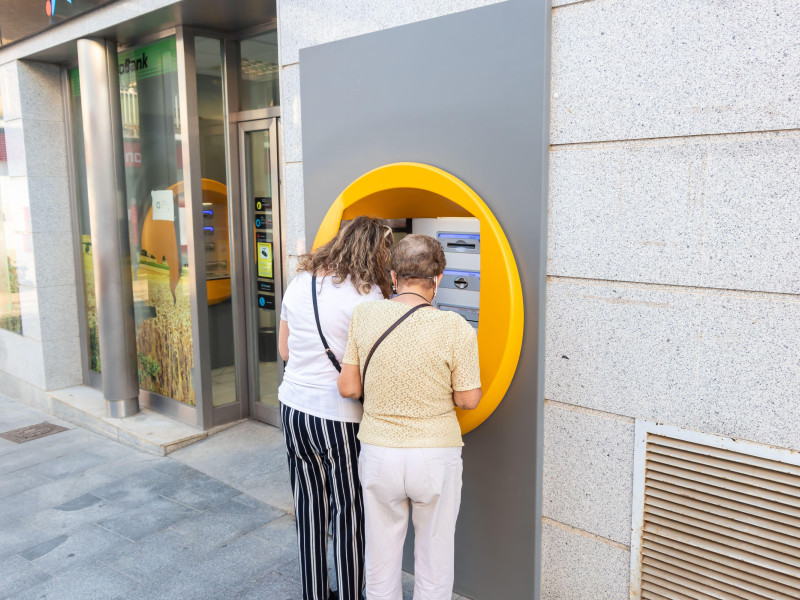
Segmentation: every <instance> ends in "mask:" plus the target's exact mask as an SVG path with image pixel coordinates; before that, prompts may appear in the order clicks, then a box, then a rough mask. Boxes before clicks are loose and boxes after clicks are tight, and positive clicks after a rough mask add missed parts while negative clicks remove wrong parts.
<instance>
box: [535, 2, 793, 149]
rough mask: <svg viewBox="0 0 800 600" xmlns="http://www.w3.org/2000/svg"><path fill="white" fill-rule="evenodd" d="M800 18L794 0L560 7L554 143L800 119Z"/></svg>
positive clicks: (764, 126)
mask: <svg viewBox="0 0 800 600" xmlns="http://www.w3.org/2000/svg"><path fill="white" fill-rule="evenodd" d="M798 27H800V3H798V2H796V1H795V0H754V1H752V2H696V1H694V0H673V1H671V2H664V1H662V0H641V1H638V2H631V1H629V0H603V1H595V2H583V3H580V4H576V5H574V6H570V7H569V8H568V9H563V10H556V11H553V34H552V36H553V37H552V40H553V42H552V106H551V113H550V114H551V142H552V143H553V144H565V143H573V142H587V141H603V140H626V139H634V138H653V137H665V136H669V137H676V136H685V135H697V134H708V133H732V132H742V131H764V130H777V129H794V128H797V126H798V123H800V102H798V101H797V65H798V63H800V44H797V35H796V32H797V29H798ZM754 40H757V43H754Z"/></svg>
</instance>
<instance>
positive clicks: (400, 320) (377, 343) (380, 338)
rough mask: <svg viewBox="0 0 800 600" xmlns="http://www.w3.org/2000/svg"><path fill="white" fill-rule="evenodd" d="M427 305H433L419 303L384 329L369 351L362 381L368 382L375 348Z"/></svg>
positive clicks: (362, 397)
mask: <svg viewBox="0 0 800 600" xmlns="http://www.w3.org/2000/svg"><path fill="white" fill-rule="evenodd" d="M426 306H431V305H430V304H417V305H416V306H415V307H413V308H412V309H411V310H409V311H408V312H407V313H405V314H404V315H403V316H402V317H400V318H399V319H397V321H395V322H394V323H392V325H391V327H389V329H387V330H386V331H384V332H383V335H382V336H381V337H379V338H378V340H377V341H376V342H375V343H374V344H373V345H372V349H370V351H369V354H367V360H366V362H365V363H364V371H363V372H362V373H361V381H362V382H363V383H364V384H366V383H367V368H368V367H369V361H370V360H372V355H373V354H375V350H376V349H377V347H378V346H380V345H381V342H382V341H383V340H385V339H386V337H387V336H388V335H389V334H390V333H392V332H393V331H394V330H395V329H396V328H397V326H398V325H400V323H402V322H403V321H405V320H406V319H407V318H408V317H410V316H411V315H413V314H414V313H415V312H416V311H418V310H419V309H420V308H425V307H426ZM361 402H362V403H363V402H364V394H363V391H362V394H361Z"/></svg>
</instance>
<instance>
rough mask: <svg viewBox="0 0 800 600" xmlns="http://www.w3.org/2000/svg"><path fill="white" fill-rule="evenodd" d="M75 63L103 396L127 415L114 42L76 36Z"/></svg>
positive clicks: (132, 371)
mask: <svg viewBox="0 0 800 600" xmlns="http://www.w3.org/2000/svg"><path fill="white" fill-rule="evenodd" d="M78 68H79V73H80V80H81V100H82V103H81V104H82V107H81V108H82V113H83V137H84V144H85V148H86V176H87V177H86V179H87V190H88V195H89V220H90V222H91V226H92V254H93V257H94V284H95V291H96V294H97V319H98V324H97V329H98V335H99V341H100V362H101V366H102V369H103V395H104V396H105V398H106V402H107V403H108V414H109V416H111V417H128V416H130V415H133V414H136V413H137V412H139V382H138V378H137V373H136V332H135V328H134V318H133V289H132V286H131V249H130V241H129V238H128V216H127V204H126V196H125V163H124V154H123V146H122V118H121V116H120V103H119V74H118V72H117V46H116V43H114V42H112V41H107V40H78Z"/></svg>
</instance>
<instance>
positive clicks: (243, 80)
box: [239, 31, 281, 110]
mask: <svg viewBox="0 0 800 600" xmlns="http://www.w3.org/2000/svg"><path fill="white" fill-rule="evenodd" d="M278 74H279V69H278V32H277V31H269V32H267V33H263V34H261V35H257V36H254V37H251V38H248V39H246V40H242V41H241V42H240V44H239V110H252V109H256V108H269V107H270V106H279V105H280V103H281V101H280V94H279V87H278Z"/></svg>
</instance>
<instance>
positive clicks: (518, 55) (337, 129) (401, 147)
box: [300, 0, 550, 600]
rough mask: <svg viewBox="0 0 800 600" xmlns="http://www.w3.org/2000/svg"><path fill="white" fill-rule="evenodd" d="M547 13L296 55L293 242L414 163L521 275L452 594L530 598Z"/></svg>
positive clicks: (536, 511) (437, 23) (535, 570)
mask: <svg viewBox="0 0 800 600" xmlns="http://www.w3.org/2000/svg"><path fill="white" fill-rule="evenodd" d="M549 48H550V2H549V1H547V0H514V1H511V2H506V3H502V4H496V5H492V6H488V7H484V8H479V9H475V10H472V11H468V12H463V13H459V14H456V15H451V16H447V17H441V18H438V19H432V20H429V21H424V22H420V23H415V24H412V25H407V26H403V27H399V28H395V29H389V30H385V31H381V32H378V33H374V34H369V35H365V36H360V37H356V38H351V39H347V40H342V41H339V42H333V43H330V44H324V45H320V46H316V47H313V48H308V49H305V50H301V52H300V64H301V69H300V73H301V75H300V77H301V90H302V93H301V98H302V113H303V157H304V177H305V179H304V182H305V215H306V232H307V236H308V241H309V243H310V242H311V241H312V240H313V238H314V235H315V233H316V230H317V228H318V227H319V224H320V222H321V221H322V217H323V216H324V214H325V212H326V210H327V209H328V207H329V206H330V204H331V202H332V201H333V200H334V199H335V198H336V196H337V195H338V194H339V193H340V192H341V191H342V190H343V189H344V188H345V187H346V186H347V185H348V184H349V183H350V182H352V181H353V180H354V179H356V178H357V177H359V176H360V175H362V174H363V173H365V172H366V171H369V170H370V169H373V168H375V167H378V166H380V165H383V164H387V163H392V162H397V161H416V162H422V163H428V164H431V165H434V166H437V167H440V168H442V169H444V170H446V171H449V172H451V173H453V174H454V175H456V176H458V177H460V178H461V179H463V180H464V181H466V182H467V183H468V184H469V185H470V186H471V187H472V188H473V189H475V190H476V191H477V192H478V194H480V195H481V197H482V198H483V199H484V200H485V201H486V202H487V204H488V205H489V206H490V208H491V209H492V211H493V212H494V214H495V216H496V217H497V219H498V221H499V222H500V224H501V225H502V226H503V228H504V230H505V232H506V235H507V236H508V239H509V241H510V243H511V247H512V249H513V251H514V255H515V257H516V260H517V265H518V267H519V272H520V275H521V277H522V288H523V294H524V298H525V315H526V321H525V336H524V341H523V347H522V355H521V358H520V363H519V364H520V366H519V368H518V370H517V374H516V376H515V378H514V381H513V382H512V384H511V387H510V388H509V391H508V393H507V395H506V397H505V399H504V400H503V402H502V403H501V404H500V406H499V407H498V408H497V410H496V411H495V413H494V414H493V415H492V416H491V417H490V418H489V419H488V420H487V421H486V422H485V423H484V424H483V425H481V426H480V427H478V428H477V429H476V430H475V431H474V432H472V433H470V434H469V435H467V436H466V438H465V443H466V447H465V449H464V488H463V494H462V505H461V515H460V518H459V523H458V529H457V532H456V591H458V592H460V593H462V594H464V595H466V596H468V597H470V598H475V599H476V600H498V599H501V600H505V599H510V598H513V599H515V600H516V599H527V598H538V597H539V579H540V578H539V564H540V556H539V551H540V539H541V532H540V523H541V454H542V419H543V416H542V415H543V409H542V407H543V390H544V388H543V377H544V289H545V288H544V286H545V273H546V272H545V259H546V239H545V236H546V208H547V207H546V202H547V156H548V139H549V131H548V123H549V102H548V99H549V78H550V74H549V69H550V57H549Z"/></svg>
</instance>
